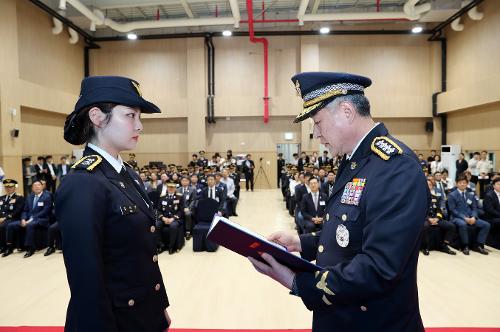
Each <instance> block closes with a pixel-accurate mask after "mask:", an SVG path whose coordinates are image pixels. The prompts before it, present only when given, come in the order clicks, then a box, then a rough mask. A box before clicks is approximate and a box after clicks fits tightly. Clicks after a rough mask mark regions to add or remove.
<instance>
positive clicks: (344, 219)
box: [342, 213, 347, 221]
mask: <svg viewBox="0 0 500 332" xmlns="http://www.w3.org/2000/svg"><path fill="white" fill-rule="evenodd" d="M346 220H347V214H345V213H344V214H343V215H342V221H346Z"/></svg>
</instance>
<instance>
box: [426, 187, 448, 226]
mask: <svg viewBox="0 0 500 332" xmlns="http://www.w3.org/2000/svg"><path fill="white" fill-rule="evenodd" d="M427 217H428V218H438V219H439V220H441V219H443V217H444V215H443V211H442V210H441V206H440V203H439V197H438V196H436V195H433V194H432V193H431V205H430V206H429V211H428V212H427Z"/></svg>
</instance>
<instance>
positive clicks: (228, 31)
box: [222, 30, 233, 37]
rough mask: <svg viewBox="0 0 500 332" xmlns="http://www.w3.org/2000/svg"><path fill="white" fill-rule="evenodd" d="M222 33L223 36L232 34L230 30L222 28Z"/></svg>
mask: <svg viewBox="0 0 500 332" xmlns="http://www.w3.org/2000/svg"><path fill="white" fill-rule="evenodd" d="M222 35H223V36H224V37H230V36H232V35H233V32H232V31H231V30H224V31H222Z"/></svg>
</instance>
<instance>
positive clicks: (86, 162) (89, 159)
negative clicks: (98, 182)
mask: <svg viewBox="0 0 500 332" xmlns="http://www.w3.org/2000/svg"><path fill="white" fill-rule="evenodd" d="M101 162H102V157H101V156H98V155H91V156H85V157H83V158H82V159H80V160H78V161H77V162H76V163H75V164H74V165H73V166H71V168H73V169H85V170H87V171H89V172H92V171H93V170H94V168H96V167H97V165H99V164H100V163H101Z"/></svg>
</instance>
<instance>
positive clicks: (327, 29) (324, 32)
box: [319, 27, 330, 35]
mask: <svg viewBox="0 0 500 332" xmlns="http://www.w3.org/2000/svg"><path fill="white" fill-rule="evenodd" d="M319 33H321V34H323V35H326V34H327V33H330V28H329V27H322V28H321V29H319Z"/></svg>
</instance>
